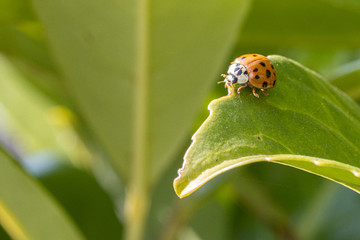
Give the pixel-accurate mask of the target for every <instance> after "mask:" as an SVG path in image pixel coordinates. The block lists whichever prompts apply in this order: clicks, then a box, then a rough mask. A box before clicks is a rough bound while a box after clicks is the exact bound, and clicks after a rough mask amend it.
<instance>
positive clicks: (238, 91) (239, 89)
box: [237, 85, 247, 95]
mask: <svg viewBox="0 0 360 240" xmlns="http://www.w3.org/2000/svg"><path fill="white" fill-rule="evenodd" d="M246 87H247V86H246V85H244V86H241V87H239V88H238V89H237V93H238V95H240V91H241V89H243V88H246Z"/></svg>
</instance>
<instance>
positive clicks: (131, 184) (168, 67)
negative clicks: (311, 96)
mask: <svg viewBox="0 0 360 240" xmlns="http://www.w3.org/2000/svg"><path fill="white" fill-rule="evenodd" d="M359 24H360V1H358V0H294V1H282V0H274V1H267V0H253V1H250V0H242V1H234V0H226V1H217V0H210V1H192V2H187V1H180V0H176V1H163V0H154V1H146V0H144V1H140V0H139V1H130V0H128V1H115V0H106V1H99V0H87V1H86V0H76V1H70V0H63V1H58V2H56V1H54V2H53V1H45V0H33V1H28V0H15V1H14V0H0V83H1V84H0V145H1V149H2V151H1V152H2V153H3V154H1V155H4V156H2V158H3V159H4V160H3V161H4V162H5V161H7V162H11V163H12V164H14V166H15V167H16V168H15V170H14V171H15V172H16V174H19V176H25V178H24V180H19V182H17V181H16V179H18V178H17V176H18V175H14V174H15V173H14V174H12V172H9V171H8V170H7V168H6V167H5V163H4V165H2V163H1V162H0V175H3V176H7V175H6V174H9V176H10V175H11V176H14V178H13V179H15V180H11V179H10V178H8V177H3V178H1V177H0V188H2V189H7V188H8V190H9V191H8V192H6V191H4V192H1V190H0V223H1V226H2V228H0V239H56V238H55V236H56V231H59V232H67V231H68V232H69V234H70V232H72V231H74V232H79V234H78V237H75V236H76V235H77V234H74V235H72V237H69V238H67V239H94V240H95V239H164V240H165V239H179V240H182V239H186V240H198V239H206V240H208V239H357V238H358V236H359V235H360V228H359V222H360V214H359V212H360V199H359V197H358V195H357V194H356V193H355V192H352V191H351V190H349V189H346V188H344V187H342V186H340V185H337V184H335V183H333V182H330V181H328V180H324V179H322V178H319V177H317V176H314V175H311V174H309V173H305V172H302V171H299V170H296V169H293V168H289V167H284V166H279V165H275V164H271V163H259V164H253V165H251V166H246V167H241V168H240V169H237V170H232V171H230V172H228V173H226V174H223V175H221V176H219V177H218V178H216V179H214V180H213V181H211V182H209V183H208V184H206V185H205V186H204V187H203V188H201V189H200V190H199V191H198V192H196V193H195V194H193V195H192V196H190V197H188V198H186V199H182V200H180V199H178V197H177V196H176V194H175V192H174V190H173V187H172V181H173V179H174V178H175V177H176V171H177V169H178V168H180V167H181V164H182V158H183V155H184V153H185V151H186V149H187V147H188V146H189V145H190V143H191V140H190V139H191V135H192V134H193V133H194V132H195V131H196V129H197V128H198V127H199V126H200V125H201V123H202V122H203V121H204V120H205V119H206V117H207V116H208V111H207V104H208V103H209V102H210V101H211V100H212V99H214V98H218V97H221V96H224V95H225V94H226V90H225V89H224V88H223V86H220V85H217V84H216V82H217V81H220V80H221V77H220V74H221V73H224V72H225V71H226V69H227V65H228V63H229V62H230V61H231V60H232V59H234V58H235V57H238V56H240V55H242V54H246V53H260V54H263V55H268V54H277V55H283V56H286V57H288V58H292V59H294V60H296V61H298V62H300V63H301V64H303V65H305V66H307V67H308V68H310V69H313V70H315V71H316V72H318V73H320V74H321V75H322V76H324V77H325V78H326V79H327V80H329V81H331V83H333V84H334V85H335V86H337V87H339V88H340V89H342V90H343V91H345V93H347V94H349V95H350V96H351V97H352V98H353V99H354V100H355V101H357V102H360V29H359ZM6 166H7V165H6ZM9 169H10V168H9ZM22 169H23V170H24V171H23V170H22ZM19 179H20V178H19ZM24 183H29V184H31V186H36V189H40V192H36V193H35V190H34V193H33V191H32V188H28V187H25V185H24ZM26 186H27V185H26ZM30 195H31V196H33V197H31V200H28V198H30ZM38 196H42V197H41V199H42V198H43V197H44V199H45V200H44V202H49V207H47V205H46V206H45V205H43V204H41V203H42V201H43V200H40V197H38ZM23 201H24V202H28V203H29V206H28V205H26V204H24V205H23ZM10 203H11V204H10ZM51 209H56V211H58V212H60V213H61V214H59V216H60V215H61V216H63V217H59V220H53V218H52V217H53V216H55V215H56V216H58V215H57V214H54V215H51V214H52V213H49V216H46V215H45V216H44V217H40V216H42V215H43V214H44V212H51V211H50V210H51ZM9 215H10V216H12V217H9ZM26 216H31V217H29V218H27V217H26ZM38 216H39V217H38ZM55 218H56V219H58V218H57V217H54V219H55ZM9 219H10V220H9ZM11 219H13V220H11ZM14 219H15V220H14ZM64 222H66V224H62V223H64ZM14 223H15V225H16V226H18V228H16V227H15V228H14V227H13V226H14ZM64 225H66V226H69V229H73V230H64V229H65V227H64ZM47 226H51V228H50V229H51V230H50V231H49V232H48V233H46V234H45V233H43V230H44V229H45V228H47ZM19 229H20V230H19ZM21 229H23V231H21ZM19 232H23V234H19ZM52 234H53V235H54V236H53V237H52ZM70 235H71V234H70ZM70 235H69V236H70ZM64 236H65V235H64ZM79 236H80V237H79ZM49 237H50V238H49ZM60 239H61V238H60Z"/></svg>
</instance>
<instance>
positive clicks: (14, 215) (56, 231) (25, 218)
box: [0, 150, 84, 240]
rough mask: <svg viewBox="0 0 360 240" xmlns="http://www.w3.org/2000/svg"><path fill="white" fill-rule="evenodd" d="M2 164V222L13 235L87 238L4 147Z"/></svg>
mask: <svg viewBox="0 0 360 240" xmlns="http://www.w3.org/2000/svg"><path fill="white" fill-rule="evenodd" d="M0 166H1V167H0V171H1V172H0V184H1V188H0V222H1V224H2V225H3V226H4V228H5V229H6V230H7V232H8V233H9V235H11V236H12V238H14V239H39V240H41V239H84V238H83V235H82V233H81V232H80V231H79V230H78V228H77V226H76V225H75V224H74V223H73V222H72V221H71V219H70V218H68V216H67V214H66V213H65V212H64V211H63V209H62V207H61V206H59V205H58V204H57V203H56V201H54V200H53V198H52V197H51V196H50V195H49V194H48V193H47V192H46V191H44V190H43V188H42V187H41V186H40V185H39V184H38V183H37V182H36V181H34V180H33V179H31V178H30V177H29V176H28V175H27V174H26V173H24V172H23V170H22V169H21V168H20V166H19V165H18V164H17V163H16V162H14V161H13V160H12V159H11V158H10V157H9V156H8V155H7V154H6V153H4V152H3V150H1V152H0ZM50 219H51V221H49V220H50Z"/></svg>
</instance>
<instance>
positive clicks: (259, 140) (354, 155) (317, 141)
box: [174, 56, 360, 197]
mask: <svg viewBox="0 0 360 240" xmlns="http://www.w3.org/2000/svg"><path fill="white" fill-rule="evenodd" d="M270 59H271V61H272V62H273V64H274V65H275V68H276V70H277V73H278V80H277V86H276V87H275V88H273V89H270V90H269V93H270V96H264V95H261V97H260V99H257V98H255V97H253V96H252V95H251V93H250V89H247V90H245V89H244V91H243V92H242V93H241V96H240V97H237V96H235V95H229V96H226V97H223V98H220V99H216V100H214V101H212V102H211V103H210V105H209V110H210V116H209V117H208V119H207V120H206V121H205V123H204V124H203V125H202V126H201V127H200V129H199V130H198V131H197V132H196V133H195V135H194V136H193V143H192V145H191V146H190V148H189V149H188V151H187V153H186V155H185V157H184V165H183V168H182V169H180V170H179V177H178V178H177V179H175V181H174V187H175V190H176V192H177V194H178V195H179V196H180V197H185V196H187V195H189V194H191V193H192V192H194V191H195V190H196V189H198V188H199V187H200V186H201V185H203V184H204V183H205V182H207V181H209V180H210V179H212V178H214V177H215V176H216V175H218V174H220V173H222V172H225V171H227V170H229V169H232V168H235V167H237V166H241V165H245V164H249V163H253V162H259V161H270V162H277V163H281V164H285V165H288V166H292V167H296V168H299V169H303V170H305V171H308V172H311V173H314V174H317V175H320V176H323V177H325V178H329V179H331V180H334V181H336V182H339V183H341V184H343V185H345V186H347V187H349V188H351V189H353V190H355V191H360V169H359V167H360V161H359V157H360V149H359V146H360V145H359V144H360V137H359V136H360V108H359V107H358V106H357V105H356V104H355V103H354V102H353V101H352V100H351V99H350V98H348V97H347V96H346V95H345V94H344V93H342V92H340V91H338V90H337V89H335V88H334V87H332V86H331V85H330V84H329V83H328V82H327V81H325V80H324V79H322V78H321V77H320V76H319V75H317V74H316V73H314V72H313V71H311V70H309V69H307V68H305V67H303V66H301V65H300V64H298V63H296V62H294V61H292V60H289V59H286V58H284V57H280V56H270Z"/></svg>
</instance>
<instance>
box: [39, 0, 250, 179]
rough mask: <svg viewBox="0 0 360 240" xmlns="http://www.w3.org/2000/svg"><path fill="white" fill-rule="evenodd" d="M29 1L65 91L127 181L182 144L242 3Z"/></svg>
mask: <svg viewBox="0 0 360 240" xmlns="http://www.w3.org/2000/svg"><path fill="white" fill-rule="evenodd" d="M34 3H35V8H36V10H37V11H38V13H39V17H40V19H41V20H42V21H43V23H44V25H45V28H46V30H47V33H48V36H49V40H50V44H51V46H52V48H53V50H54V55H55V57H56V59H57V61H58V63H59V66H60V68H61V69H62V71H63V72H64V75H65V76H66V78H67V83H68V87H69V90H70V92H71V94H72V95H73V98H74V100H75V101H76V103H77V106H78V107H79V110H80V112H81V114H82V115H83V116H84V119H85V120H86V121H88V124H89V126H90V127H91V129H92V130H93V131H94V133H95V135H96V136H97V137H98V139H99V140H100V142H101V143H102V145H103V146H104V149H105V151H106V152H107V154H108V156H109V157H110V159H111V160H112V162H113V165H114V166H115V167H116V169H117V171H118V172H119V173H120V174H121V175H122V176H124V178H125V179H128V178H129V177H130V176H131V177H132V178H134V177H135V175H136V174H139V175H142V176H148V177H146V178H148V179H150V182H153V181H154V180H155V179H156V178H157V177H159V174H160V173H161V172H162V171H163V170H164V169H165V168H166V167H167V166H168V164H169V161H170V160H171V156H172V155H173V154H174V152H175V151H176V149H177V148H178V147H179V146H180V145H181V142H182V140H183V139H184V137H185V136H186V134H187V131H186V130H187V129H188V128H189V126H191V123H192V121H193V119H194V117H195V116H196V114H197V111H198V109H199V108H200V106H201V103H202V99H203V98H204V97H205V95H206V93H207V92H208V91H209V89H210V87H211V86H212V82H210V81H209V79H210V78H213V77H214V76H216V73H217V70H219V69H218V68H219V66H220V65H221V63H222V62H223V61H224V58H225V56H226V54H227V52H228V50H229V49H230V47H231V45H232V44H233V43H234V41H235V39H236V33H237V30H238V29H239V26H240V23H241V22H242V19H243V18H244V16H245V13H246V11H247V9H248V5H249V4H248V0H242V1H236V2H234V1H231V0H226V1H220V0H211V1H196V2H188V1H180V0H177V1H161V0H156V1H135V2H134V1H130V0H127V1H96V0H91V1H89V0H80V1H75V2H74V1H71V0H65V1H45V0H34ZM209 26H211V27H209ZM199 86H201V87H199ZM174 126H176V127H174ZM129 166H133V167H130V169H132V170H133V171H129ZM135 178H137V177H135ZM145 181H146V182H147V179H145ZM148 184H149V183H148V182H147V185H148Z"/></svg>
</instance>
